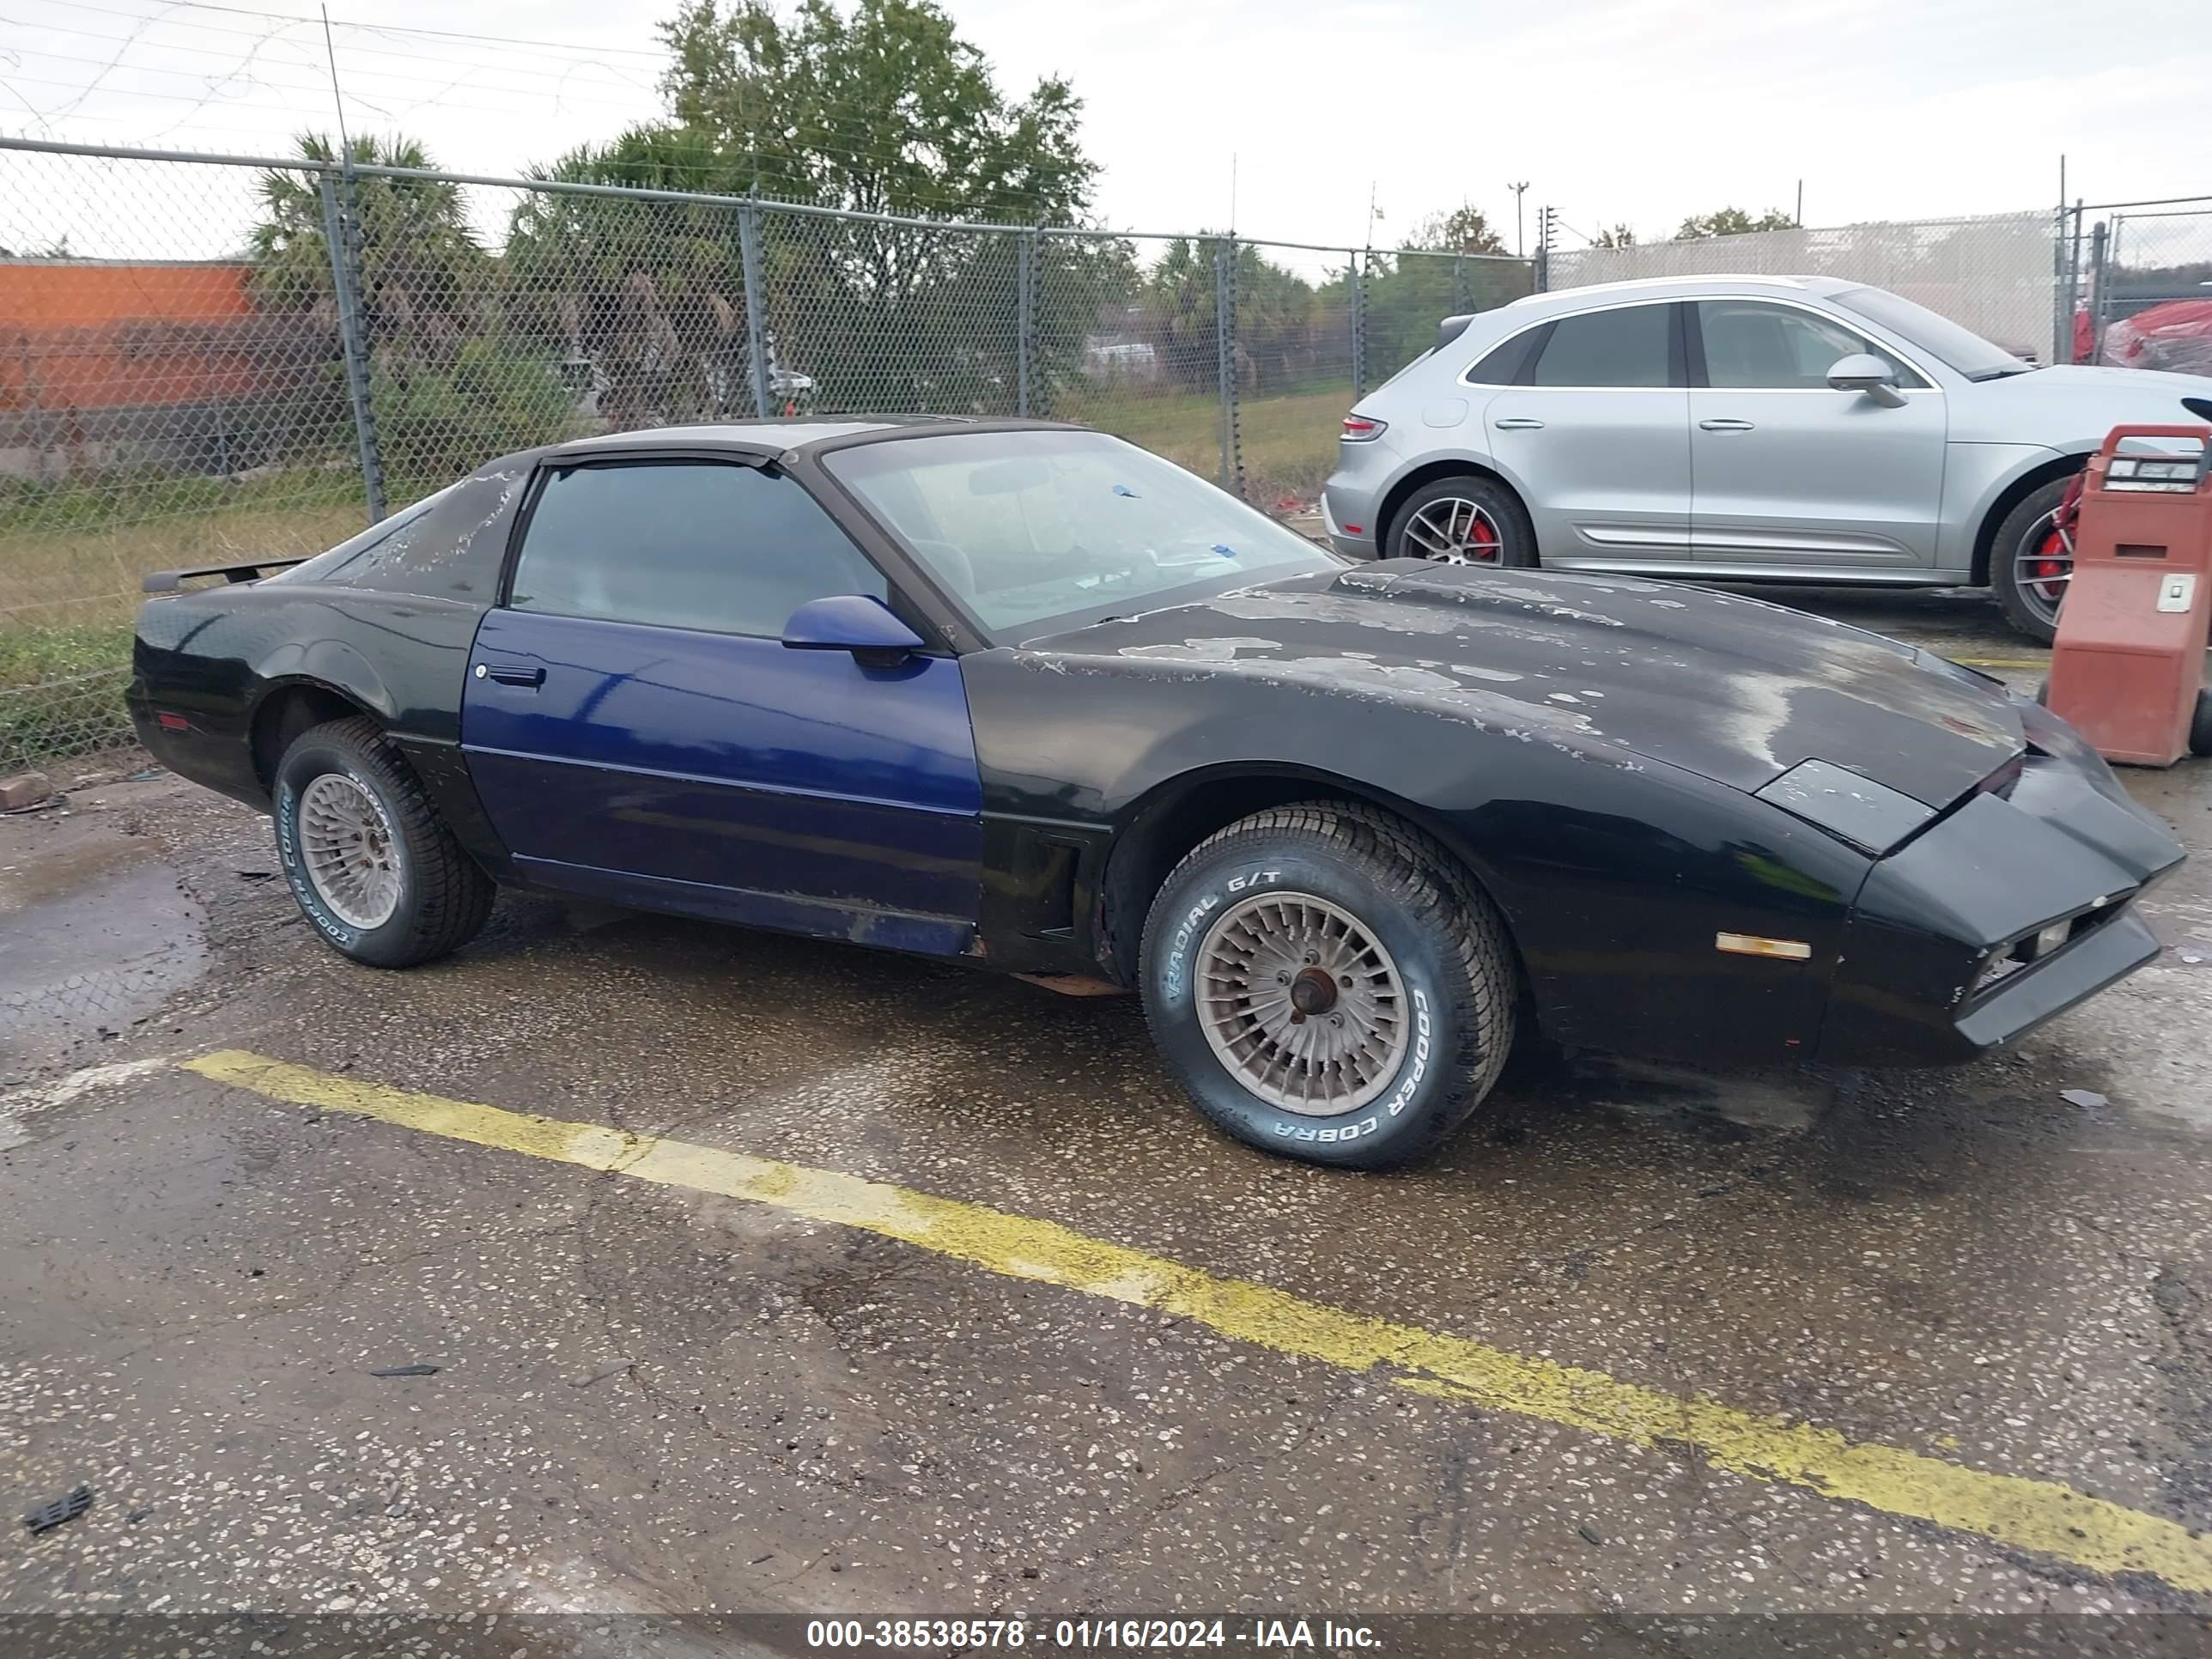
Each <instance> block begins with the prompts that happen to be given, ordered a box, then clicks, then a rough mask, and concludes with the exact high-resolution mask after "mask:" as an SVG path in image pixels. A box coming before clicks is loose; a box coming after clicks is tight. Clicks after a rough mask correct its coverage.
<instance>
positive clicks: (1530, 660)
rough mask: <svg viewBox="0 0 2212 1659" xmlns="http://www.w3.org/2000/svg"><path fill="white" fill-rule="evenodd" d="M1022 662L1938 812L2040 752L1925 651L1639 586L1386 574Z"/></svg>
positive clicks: (1235, 606)
mask: <svg viewBox="0 0 2212 1659" xmlns="http://www.w3.org/2000/svg"><path fill="white" fill-rule="evenodd" d="M1255 622H1259V623H1265V624H1266V632H1265V635H1264V636H1261V635H1255V633H1253V632H1252V631H1251V630H1250V626H1249V625H1250V624H1251V623H1255ZM1393 636H1395V638H1396V640H1397V641H1402V643H1401V644H1398V645H1397V646H1396V647H1395V649H1394V648H1393ZM1023 655H1024V658H1025V659H1031V660H1033V661H1035V663H1036V665H1038V666H1041V667H1042V666H1055V667H1058V668H1060V669H1061V670H1062V671H1076V672H1082V671H1086V670H1087V669H1092V668H1094V667H1095V668H1103V664H1097V663H1096V662H1095V661H1094V660H1093V659H1102V658H1103V659H1112V661H1113V663H1114V664H1115V668H1114V670H1112V671H1128V672H1143V671H1170V670H1173V671H1176V672H1177V673H1178V674H1179V675H1185V676H1188V675H1191V674H1218V673H1228V674H1234V675H1236V676H1237V677H1239V678H1261V679H1266V680H1271V681H1274V682H1276V683H1279V684H1283V685H1284V686H1285V689H1286V690H1296V691H1298V692H1301V693H1307V694H1311V693H1315V692H1322V693H1334V694H1337V695H1341V696H1348V697H1354V698H1361V699H1367V700H1373V701H1376V702H1395V703H1401V704H1404V705H1407V706H1408V707H1412V708H1420V709H1423V710H1425V711H1426V712H1428V713H1431V714H1443V715H1445V716H1447V717H1449V718H1458V719H1462V720H1467V721H1468V722H1469V723H1472V724H1474V725H1477V726H1482V727H1485V728H1486V729H1496V730H1501V731H1502V730H1504V729H1505V728H1507V727H1509V726H1510V727H1515V728H1521V729H1525V731H1526V732H1527V733H1528V735H1529V736H1531V737H1534V738H1541V739H1550V740H1554V741H1559V740H1565V743H1566V744H1568V745H1570V746H1571V747H1572V748H1574V749H1576V750H1578V751H1582V752H1583V753H1586V754H1588V755H1589V756H1590V757H1593V758H1595V757H1597V755H1598V753H1599V751H1601V750H1612V751H1618V755H1619V757H1630V756H1632V757H1640V758H1644V759H1649V760H1653V761H1658V762H1662V763H1666V764H1668V765H1672V766H1678V767H1681V768H1684V769H1686V770H1689V771H1692V772H1696V773H1699V774H1701V775H1704V776H1706V777H1709V778H1712V779H1715V780H1717V781H1720V782H1723V783H1728V784H1730V785H1733V786H1735V787H1737V788H1740V789H1743V790H1746V791H1751V790H1756V789H1758V788H1759V787H1762V786H1764V785H1765V784H1766V783H1768V782H1770V781H1772V780H1773V779H1775V778H1776V777H1778V776H1779V775H1782V774H1783V773H1784V772H1786V771H1788V770H1789V769H1790V768H1791V767H1793V766H1796V765H1797V764H1798V763H1800V762H1802V761H1806V760H1814V759H1818V760H1824V761H1826V762H1828V763H1831V764H1833V765H1836V766H1841V767H1844V768H1847V769H1851V770H1854V771H1857V772H1859V773H1861V774H1862V775H1864V776H1867V777H1869V778H1873V779H1875V781H1879V782H1881V783H1882V784H1885V785H1887V787H1890V788H1892V789H1895V790H1898V791H1899V792H1901V793H1905V794H1907V795H1911V796H1912V797H1913V798H1914V799H1917V800H1920V801H1923V802H1924V803H1926V804H1928V805H1931V806H1938V807H1940V806H1943V805H1948V804H1949V803H1950V802H1951V801H1953V800H1955V799H1958V797H1959V796H1960V795H1962V794H1964V793H1966V791H1968V790H1970V789H1972V788H1973V787H1975V786H1976V785H1977V784H1978V783H1979V782H1980V781H1982V780H1983V779H1984V778H1985V777H1986V776H1988V775H1989V774H1990V773H1991V772H1992V771H1994V770H1996V769H1997V768H1998V767H1999V766H2001V765H2002V764H2003V763H2005V761H2007V760H2008V759H2009V758H2010V757H2012V756H2014V755H2015V754H2017V753H2018V752H2019V751H2020V750H2021V746H2022V741H2023V740H2022V738H2021V726H2020V720H2019V718H2018V715H2017V714H2015V711H2014V709H2013V708H2012V707H2011V705H2010V703H2009V702H2008V700H2007V698H2006V696H2005V695H2004V693H2003V691H2002V690H2001V689H2000V688H1998V687H1996V686H1995V685H1993V684H1985V683H1984V682H1982V681H1981V680H1980V679H1978V678H1977V677H1974V676H1972V675H1969V674H1967V673H1966V672H1965V671H1962V670H1959V669H1955V668H1953V667H1951V666H1950V665H1946V664H1943V663H1942V662H1940V661H1936V660H1934V659H1929V658H1926V657H1924V656H1923V654H1922V653H1919V652H1918V651H1917V650H1915V649H1914V648H1913V647H1910V646H1906V645H1901V644H1899V643H1898V642H1897V641H1893V640H1887V639H1884V638H1882V637H1881V636H1880V635H1874V634H1869V633H1866V632H1864V631H1863V630H1861V629H1854V628H1849V627H1838V626H1837V625H1835V624H1834V623H1830V622H1828V621H1826V619H1825V618H1819V617H1808V616H1805V615H1803V614H1802V613H1801V612H1798V611H1791V610H1789V609H1787V608H1785V607H1784V606H1780V605H1769V604H1766V603H1765V602H1764V601H1762V600H1759V599H1744V598H1741V597H1738V596H1734V595H1729V594H1720V593H1711V592H1705V590H1703V589H1700V588H1695V587H1687V586H1671V585H1662V584H1659V583H1656V582H1647V581H1643V580H1638V579H1635V578H1632V577H1620V576H1605V577H1584V576H1579V575H1575V574H1568V573H1564V572H1553V571H1543V570H1531V569H1513V570H1488V569H1484V568H1480V567H1474V566H1452V565H1436V564H1426V563H1421V562H1413V561H1407V560H1391V561H1387V562H1376V563H1373V564H1367V565H1361V566H1358V567H1355V568H1352V569H1350V570H1346V571H1344V572H1341V573H1339V574H1333V575H1321V576H1304V577H1295V578H1290V579H1286V580H1284V581H1281V582H1277V583H1269V584H1266V585H1262V586H1255V587H1247V588H1240V589H1237V590H1234V591H1232V592H1227V593H1224V594H1220V595H1218V596H1216V597H1214V598H1212V599H1204V600H1199V601H1195V602H1193V603H1191V604H1188V605H1175V606H1170V607H1168V608H1165V609H1163V610H1159V611H1151V612H1148V613H1146V614H1145V615H1143V616H1139V617H1123V618H1120V619H1117V620H1115V621H1112V622H1106V623H1096V624H1093V625H1092V626H1091V627H1088V628H1083V629H1075V630H1073V631H1072V632H1070V633H1067V634H1063V635H1057V636H1054V637H1052V638H1048V639H1043V640H1036V641H1030V644H1029V647H1028V649H1027V650H1025V651H1024V653H1023ZM1521 729H1516V731H1515V732H1513V733H1512V735H1516V736H1518V735H1522V730H1521Z"/></svg>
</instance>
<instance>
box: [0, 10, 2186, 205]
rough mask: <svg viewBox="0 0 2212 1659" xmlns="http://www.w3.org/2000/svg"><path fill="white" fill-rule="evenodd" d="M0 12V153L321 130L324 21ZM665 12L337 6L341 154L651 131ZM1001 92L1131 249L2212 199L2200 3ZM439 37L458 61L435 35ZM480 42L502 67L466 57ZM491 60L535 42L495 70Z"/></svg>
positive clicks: (1340, 19) (1570, 45) (1042, 19)
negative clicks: (2, 140)
mask: <svg viewBox="0 0 2212 1659" xmlns="http://www.w3.org/2000/svg"><path fill="white" fill-rule="evenodd" d="M266 5H267V9H266V10H257V9H251V8H248V7H243V6H241V7H237V8H230V7H222V6H212V5H199V4H191V3H182V4H178V3H167V0H5V3H4V4H3V5H0V131H6V132H8V133H11V134H15V135H18V136H24V137H61V138H70V139H79V140H90V141H94V142H105V143H118V144H144V145H154V146H159V147H184V148H196V149H226V150H234V151H252V152H257V153H258V152H269V151H272V150H277V149H283V148H285V147H286V146H287V143H288V138H289V134H290V133H292V132H294V131H297V130H299V129H300V128H301V126H303V125H318V126H327V125H329V122H330V117H331V89H330V85H329V69H328V65H327V64H325V58H324V50H323V36H322V28H321V25H320V23H319V21H317V20H316V19H315V17H314V15H313V5H312V4H311V3H303V0H266ZM671 9H672V7H671V4H669V3H665V0H588V3H586V0H379V3H376V4H374V5H368V4H363V3H362V0H334V3H332V5H331V19H332V21H333V23H334V24H335V25H337V27H336V28H335V29H334V38H335V45H336V53H337V69H338V73H339V78H340V80H341V82H342V83H343V87H344V88H345V94H346V100H347V111H348V114H349V119H350V121H351V122H352V124H353V125H354V126H355V127H356V130H358V129H360V128H363V127H367V128H374V129H376V130H379V131H389V130H391V129H392V128H393V127H395V126H396V127H398V128H400V129H403V130H404V131H407V132H409V133H410V134H413V135H415V136H416V137H421V138H422V140H424V141H425V142H426V143H428V146H429V148H430V149H431V150H432V151H433V153H434V154H435V155H436V156H437V158H438V159H439V160H440V161H441V162H443V163H444V164H446V165H447V166H451V167H457V168H463V169H465V170H468V171H471V172H483V173H511V172H513V171H514V170H516V169H519V168H520V167H523V166H525V165H526V164H527V163H530V162H532V161H545V160H548V159H550V157H551V156H552V155H556V154H557V153H558V152H559V151H561V150H562V149H566V148H568V146H570V145H572V144H574V143H578V142H580V141H581V140H584V139H587V138H599V137H607V136H610V135H611V134H612V133H613V132H615V131H618V130H619V129H620V127H621V126H622V125H623V124H624V123H625V122H627V121H629V120H632V119H636V118H646V117H649V116H651V115H653V113H655V112H656V111H657V109H658V107H659V100H658V97H657V94H656V92H655V89H654V83H655V81H656V79H657V77H658V75H659V68H660V58H659V53H658V52H657V50H656V42H655V40H654V30H653V26H654V24H655V23H656V22H657V21H659V19H660V18H661V17H662V16H664V15H666V13H667V12H668V11H669V10H671ZM950 9H951V11H952V12H953V14H954V15H955V16H956V17H957V19H958V20H959V22H960V24H961V26H962V27H963V31H964V32H965V33H967V34H968V36H969V38H970V39H971V40H975V42H976V43H977V44H978V45H980V46H981V47H982V48H983V49H984V51H985V52H987V54H988V55H989V57H990V58H991V60H992V62H993V64H994V66H995V68H996V70H997V71H998V73H999V76H1000V80H1001V83H1002V84H1004V85H1006V86H1009V87H1011V88H1026V87H1027V86H1028V85H1029V84H1030V82H1032V81H1034V79H1035V78H1036V76H1040V75H1043V74H1048V73H1057V74H1061V75H1065V76H1068V77H1069V78H1071V79H1072V80H1073V82H1074V84H1075V86H1076V88H1077V90H1078V91H1079V93H1080V94H1081V95H1082V96H1083V98H1084V100H1085V108H1086V116H1085V136H1086V139H1087V142H1088V144H1089V148H1090V149H1091V154H1092V155H1094V156H1095V157H1096V158H1097V159H1098V160H1099V161H1101V162H1102V163H1103V166H1104V173H1103V179H1102V181H1101V184H1100V187H1099V191H1098V197H1097V211H1098V214H1099V216H1101V217H1102V218H1103V220H1104V221H1105V222H1108V223H1109V224H1111V225H1113V226H1115V227H1116V228H1138V229H1153V228H1158V229H1165V230H1181V229H1187V228H1196V227H1201V226H1204V227H1218V226H1220V225H1223V224H1225V223H1226V222H1229V220H1230V216H1231V202H1232V197H1231V176H1232V171H1233V173H1234V178H1235V195H1234V213H1235V223H1236V226H1237V228H1238V229H1240V230H1242V231H1243V232H1245V233H1247V234H1255V235H1261V236H1268V235H1273V236H1279V237H1284V238H1288V239H1294V240H1310V241H1328V242H1339V241H1349V242H1358V241H1361V240H1364V239H1365V238H1366V235H1367V229H1368V204H1369V197H1370V189H1372V190H1373V191H1374V192H1375V197H1376V201H1377V203H1378V204H1379V206H1380V208H1381V210H1382V213H1383V222H1382V224H1381V225H1380V226H1379V227H1378V228H1376V234H1375V238H1374V240H1376V242H1377V243H1381V242H1384V241H1386V240H1389V238H1390V237H1391V235H1392V234H1394V233H1395V232H1396V231H1398V230H1400V229H1401V228H1407V227H1409V226H1410V225H1411V224H1412V222H1413V221H1414V220H1415V219H1417V218H1419V216H1421V215H1422V214H1423V213H1425V212H1427V211H1429V210H1434V209H1437V208H1442V207H1449V206H1453V205H1456V204H1459V203H1460V202H1462V200H1465V201H1470V202H1472V203H1474V204H1475V205H1477V206H1479V207H1480V208H1482V209H1483V210H1485V211H1486V212H1487V213H1489V214H1490V215H1491V216H1492V218H1493V220H1494V221H1496V222H1501V223H1503V224H1504V226H1505V227H1506V228H1507V234H1508V237H1509V240H1510V235H1511V225H1512V222H1513V205H1514V201H1513V197H1512V194H1511V192H1510V191H1509V190H1508V189H1507V185H1508V182H1509V181H1511V180H1518V179H1527V180H1528V181H1529V188H1528V194H1527V204H1528V210H1529V215H1530V223H1531V226H1532V234H1533V225H1534V212H1535V210H1536V208H1537V206H1538V205H1539V204H1542V203H1549V204H1553V205H1554V206H1556V207H1557V208H1558V209H1559V214H1560V216H1561V220H1562V222H1564V224H1565V225H1566V226H1567V227H1569V234H1566V235H1565V236H1564V237H1563V241H1564V242H1565V245H1566V246H1575V245H1577V240H1576V236H1575V235H1574V234H1573V233H1575V232H1581V233H1594V232H1595V231H1596V230H1597V229H1598V228H1600V227H1601V225H1607V224H1612V223H1613V222H1620V221H1625V222H1628V223H1630V224H1631V225H1632V226H1634V227H1635V228H1637V230H1638V233H1639V234H1642V235H1643V236H1644V237H1645V238H1646V239H1647V240H1648V239H1650V238H1651V237H1654V236H1656V235H1661V234H1665V233H1666V232H1667V231H1668V229H1670V228H1672V227H1673V226H1674V223H1675V222H1678V221H1679V220H1680V218H1682V217H1683V216H1685V215H1686V214H1690V213H1696V212H1700V211H1705V210H1710V209H1711V208H1714V207H1717V206H1719V205H1722V204H1737V205H1740V206H1743V207H1747V208H1750V209H1753V210H1759V209H1761V208H1765V207H1779V208H1782V209H1783V210H1785V211H1786V210H1789V209H1790V206H1791V204H1792V203H1793V201H1794V199H1795V196H1796V189H1797V185H1798V181H1799V180H1800V179H1802V180H1803V182H1804V192H1805V194H1804V204H1805V208H1804V210H1805V217H1806V220H1807V222H1809V223H1813V224H1832V223H1838V222H1848V221H1850V220H1855V219H1865V218H1873V217H1887V216H1932V215H1942V214H1954V213H1960V214H1963V213H1974V212H1991V211H2001V210H2015V209H2022V208H2030V207H2039V206H2042V205H2045V204H2049V203H2051V202H2052V201H2053V200H2054V199H2055V198H2056V197H2057V190H2058V158H2059V156H2060V155H2061V154H2062V153H2063V154H2064V155H2066V156H2067V157H2068V165H2069V175H2068V176H2069V190H2070V191H2074V192H2076V193H2081V194H2086V195H2087V196H2088V197H2089V198H2090V199H2091V200H2092V201H2096V200H2100V199H2101V200H2115V199H2127V198H2136V197H2164V196H2170V195H2180V194H2185V193H2188V192H2190V191H2212V133H2208V131H2207V130H2206V123H2205V96H2204V91H2205V88H2207V87H2208V86H2212V33H2208V32H2207V31H2206V30H2204V29H2203V28H2202V27H2197V24H2198V23H2200V22H2201V21H2202V19H2203V11H2202V0H2164V3H2158V0H2106V3H2103V4H2101V5H2095V6H2092V5H2087V4H2083V3H2081V0H1781V3H1775V0H1759V3H1750V0H1543V3H1526V0H1523V3H1517V4H1510V5H1508V4H1498V3H1492V0H1457V3H1454V0H1341V3H1336V4H1327V3H1321V0H1118V3H1113V0H1109V3H1099V0H1088V3H1073V0H950ZM428 31H448V32H458V33H430V32H428ZM461 35H474V36H483V37H488V38H484V39H471V38H459V36H461ZM502 42H511V43H525V44H503V43H502Z"/></svg>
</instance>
